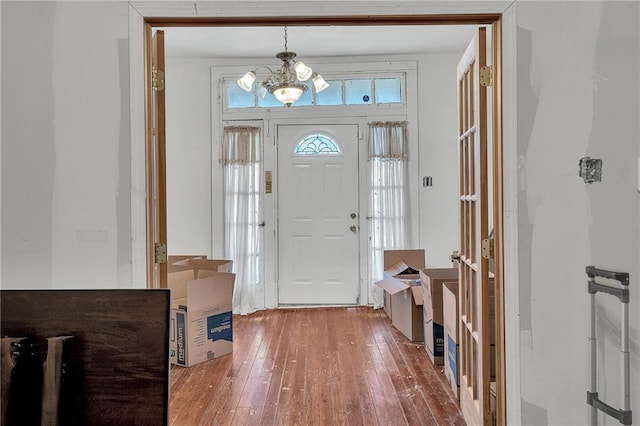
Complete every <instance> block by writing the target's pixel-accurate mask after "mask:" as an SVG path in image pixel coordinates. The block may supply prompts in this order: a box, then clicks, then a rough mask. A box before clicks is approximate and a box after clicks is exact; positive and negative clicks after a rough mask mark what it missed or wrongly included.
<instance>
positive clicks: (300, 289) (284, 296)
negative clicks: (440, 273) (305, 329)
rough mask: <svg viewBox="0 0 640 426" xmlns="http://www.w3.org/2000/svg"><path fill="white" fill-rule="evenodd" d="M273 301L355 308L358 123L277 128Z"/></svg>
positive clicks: (357, 238)
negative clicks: (275, 293)
mask: <svg viewBox="0 0 640 426" xmlns="http://www.w3.org/2000/svg"><path fill="white" fill-rule="evenodd" d="M277 149H278V154H277V158H278V177H277V182H278V186H277V188H278V194H277V200H278V303H279V304H280V305H297V304H299V305H328V304H356V303H357V302H358V296H359V294H360V293H359V291H360V289H359V282H360V276H359V268H360V266H359V265H360V255H359V240H360V237H359V235H358V234H359V232H360V230H359V229H358V223H359V215H360V213H359V203H358V197H359V196H358V151H359V150H358V125H355V124H339V125H289V124H287V125H278V126H277Z"/></svg>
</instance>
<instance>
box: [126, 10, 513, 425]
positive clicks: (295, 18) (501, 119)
mask: <svg viewBox="0 0 640 426" xmlns="http://www.w3.org/2000/svg"><path fill="white" fill-rule="evenodd" d="M332 3H333V2H332ZM205 4H206V3H205ZM205 4H203V5H205ZM278 5H280V7H278ZM283 5H284V6H283ZM194 6H195V5H194V4H193V3H191V4H186V3H185V4H184V5H176V4H175V3H171V4H170V5H167V4H163V3H136V4H131V5H130V7H129V59H130V94H131V99H130V102H131V104H130V108H131V154H132V157H131V158H132V159H131V167H132V170H131V174H132V179H131V185H132V188H131V202H132V206H131V210H132V282H133V286H134V287H146V282H147V278H148V277H147V270H148V268H147V265H148V253H147V247H148V241H147V233H146V226H147V222H146V221H147V215H146V181H147V180H148V177H149V176H148V168H147V158H146V156H145V154H144V153H145V151H146V142H145V141H146V139H147V138H146V132H147V130H146V122H147V114H146V108H145V106H146V105H147V102H148V101H147V100H148V99H149V98H150V94H149V90H150V88H149V87H147V85H146V84H145V81H146V79H145V70H146V69H147V66H148V63H147V61H148V60H147V56H146V55H145V52H146V50H147V45H146V43H145V40H148V39H149V36H150V34H151V29H152V27H167V26H258V25H259V26H283V25H288V26H295V25H353V26H366V25H478V24H484V25H490V26H491V27H492V35H493V36H492V55H493V57H492V63H493V64H494V84H493V99H494V102H493V111H492V115H493V129H494V135H495V138H494V146H493V148H494V149H493V153H494V154H493V155H494V156H493V160H494V163H493V164H494V206H493V211H494V227H495V231H494V235H495V253H496V262H495V271H496V272H495V282H496V305H497V308H496V320H497V321H496V322H497V323H498V330H497V335H496V345H497V348H496V354H497V370H498V371H499V372H502V373H503V374H502V375H501V376H502V378H501V379H499V383H498V389H497V390H498V400H497V407H498V408H497V418H498V424H507V423H509V424H512V423H519V422H520V418H521V409H520V376H519V375H520V372H519V365H520V350H519V340H520V339H519V322H518V317H517V312H518V309H517V307H518V304H519V294H518V264H517V259H518V257H517V248H518V245H517V185H516V183H515V182H517V153H516V143H515V142H516V141H515V137H514V135H515V124H516V114H515V108H516V97H515V87H516V84H515V74H516V62H515V33H516V31H515V23H516V19H515V5H512V4H511V3H510V2H486V3H484V2H483V3H480V2H456V1H450V2H433V3H430V4H418V3H415V4H413V3H410V4H408V5H406V6H403V7H400V8H398V7H397V5H386V4H384V3H382V2H358V3H357V4H356V3H352V2H345V3H343V4H342V5H341V6H338V5H337V4H335V3H333V4H332V6H331V9H330V10H329V8H324V9H322V8H320V9H321V10H320V11H318V7H317V5H315V4H311V5H309V4H305V3H304V2H266V3H255V4H254V7H248V6H247V5H244V6H243V5H241V4H240V5H238V4H236V5H232V4H230V3H219V4H218V7H216V8H210V9H206V8H205V7H201V10H200V11H198V10H197V9H196V10H195V11H194V10H193V7H194ZM283 8H284V9H283ZM273 10H278V12H279V13H280V11H281V10H284V11H285V12H284V13H282V14H281V15H282V16H274V14H273V12H272V11H273ZM362 10H367V12H368V13H370V14H367V15H362ZM265 12H266V13H267V14H266V15H263V14H264V13H265ZM399 13H401V14H399ZM505 35H508V36H509V37H508V38H505V37H504V36H505ZM505 65H506V66H505ZM505 87H507V88H508V89H509V91H508V94H509V96H508V97H506V98H504V97H503V93H504V90H505ZM505 116H506V117H505ZM505 139H506V140H507V142H508V143H505ZM505 160H506V161H505ZM505 179H506V180H505ZM505 225H506V228H505ZM505 235H506V236H507V238H505ZM505 244H506V245H507V247H508V249H509V250H508V251H507V250H505ZM505 256H507V257H505ZM505 260H506V261H507V262H505ZM505 277H506V278H508V281H509V283H510V284H509V287H505V281H506V279H505ZM506 290H508V292H507V291H506ZM505 296H506V299H505ZM507 344H508V346H507ZM507 355H508V356H507ZM505 358H506V359H505ZM507 359H508V362H507ZM507 389H509V395H510V398H509V399H508V400H506V398H505V396H506V390H507Z"/></svg>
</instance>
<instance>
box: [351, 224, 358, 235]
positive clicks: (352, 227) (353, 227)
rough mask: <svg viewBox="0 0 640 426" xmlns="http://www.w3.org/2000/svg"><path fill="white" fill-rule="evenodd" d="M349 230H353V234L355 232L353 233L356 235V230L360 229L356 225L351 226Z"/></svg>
mask: <svg viewBox="0 0 640 426" xmlns="http://www.w3.org/2000/svg"><path fill="white" fill-rule="evenodd" d="M349 229H350V230H351V232H353V233H354V234H355V233H356V230H357V229H358V228H356V226H355V225H351V226H350V227H349Z"/></svg>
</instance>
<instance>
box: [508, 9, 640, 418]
mask: <svg viewBox="0 0 640 426" xmlns="http://www.w3.org/2000/svg"><path fill="white" fill-rule="evenodd" d="M638 6H639V4H638V3H637V2H626V3H616V2H604V3H600V2H563V3H545V2H519V3H518V4H517V22H518V34H517V37H518V42H517V43H518V53H517V67H518V153H519V156H520V159H521V166H522V167H523V173H522V175H521V181H520V188H521V192H520V197H519V198H520V206H519V211H520V229H519V237H520V239H519V244H518V247H519V253H520V265H519V266H520V296H521V300H520V318H519V321H520V326H521V381H522V385H521V388H522V389H521V390H522V423H523V424H535V425H541V424H552V425H559V424H562V425H569V424H574V425H584V424H587V419H588V417H587V413H588V410H587V405H586V391H587V389H588V377H589V368H588V359H589V358H588V352H587V349H588V346H587V337H588V332H589V317H590V316H589V295H588V294H587V277H586V274H585V267H586V266H587V265H596V266H597V267H600V268H603V269H611V270H616V271H623V272H629V273H630V274H631V298H632V300H631V304H630V312H631V315H630V324H631V328H630V336H631V366H632V371H631V377H632V409H633V410H634V411H635V413H634V415H636V414H637V413H638V410H640V380H638V378H640V291H639V287H638V283H639V278H640V262H639V259H640V248H639V246H638V241H639V236H640V229H639V227H640V209H639V197H640V196H639V194H638V192H637V190H636V183H635V182H636V179H637V171H636V161H637V158H638V155H639V144H640V137H639V134H640V132H639V127H638V117H640V109H639V105H638V100H639V96H638V95H639V84H638V79H639V75H640V69H639V60H640V52H639V39H640V37H639V35H640V34H639V32H638V28H639V17H640V13H639V10H638V9H639V8H638ZM585 156H589V157H592V158H601V159H602V160H603V181H602V182H601V183H593V184H589V185H588V184H585V183H584V182H583V181H582V179H581V178H580V177H578V161H579V159H580V158H582V157H585ZM507 285H508V283H507ZM598 301H599V302H598V307H597V312H598V316H599V317H598V330H597V332H598V334H599V341H598V357H599V362H598V375H599V377H600V383H599V391H600V398H601V399H603V400H605V401H606V402H608V403H610V404H611V405H613V406H614V407H618V408H619V407H621V405H622V402H621V395H620V390H619V389H620V383H621V379H620V373H619V371H620V370H619V368H620V363H619V358H620V357H619V344H620V342H619V339H620V337H619V336H620V325H619V324H620V304H619V302H617V301H616V299H614V298H612V297H610V296H607V295H599V296H598ZM600 421H601V423H600V424H618V422H617V421H615V420H613V419H609V418H608V419H607V420H606V421H605V419H604V417H601V418H600Z"/></svg>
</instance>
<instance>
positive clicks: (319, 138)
mask: <svg viewBox="0 0 640 426" xmlns="http://www.w3.org/2000/svg"><path fill="white" fill-rule="evenodd" d="M293 152H294V153H295V155H340V153H341V151H340V147H339V146H338V143H337V142H336V141H335V140H334V139H333V138H332V137H331V136H329V135H326V134H323V133H314V134H311V135H307V136H305V137H304V138H302V140H301V141H300V142H298V143H297V144H296V147H295V149H294V151H293Z"/></svg>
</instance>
